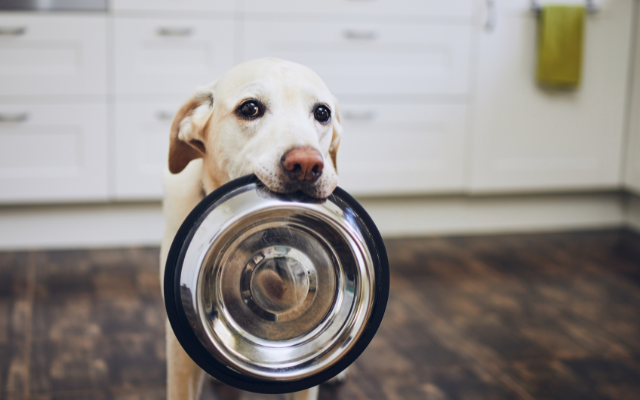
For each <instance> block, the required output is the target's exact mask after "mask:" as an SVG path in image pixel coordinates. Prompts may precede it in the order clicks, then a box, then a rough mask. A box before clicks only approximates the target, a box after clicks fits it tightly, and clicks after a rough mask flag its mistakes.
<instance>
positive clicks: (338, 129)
mask: <svg viewBox="0 0 640 400" xmlns="http://www.w3.org/2000/svg"><path fill="white" fill-rule="evenodd" d="M333 104H334V105H335V106H334V108H335V109H334V110H333V136H332V137H331V145H330V146H329V156H330V157H331V161H332V162H333V168H334V169H335V170H336V172H338V162H337V158H338V147H340V139H341V138H342V125H341V124H340V111H339V109H338V100H337V99H335V98H334V102H333Z"/></svg>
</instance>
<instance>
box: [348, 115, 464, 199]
mask: <svg viewBox="0 0 640 400" xmlns="http://www.w3.org/2000/svg"><path fill="white" fill-rule="evenodd" d="M466 114H467V107H466V106H461V105H393V106H390V105H384V106H382V105H357V106H356V105H353V106H350V105H344V106H342V107H341V117H342V120H341V121H342V126H343V129H344V134H343V138H342V141H341V144H340V148H339V149H338V175H339V177H340V186H342V187H343V188H344V189H346V190H348V191H350V192H353V193H354V194H397V193H420V192H422V193H427V192H453V191H461V190H462V186H463V173H464V147H465V130H466V119H467V118H466V117H467V115H466Z"/></svg>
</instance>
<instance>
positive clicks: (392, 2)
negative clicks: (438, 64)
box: [243, 0, 473, 18]
mask: <svg viewBox="0 0 640 400" xmlns="http://www.w3.org/2000/svg"><path fill="white" fill-rule="evenodd" d="M243 10H244V11H245V12H258V13H270V14H279V15H282V14H294V13H308V14H310V15H313V16H317V15H322V14H341V15H345V14H346V15H358V16H359V15H381V16H389V15H398V16H401V15H406V16H422V17H425V16H427V17H466V18H470V17H471V15H472V11H473V0H447V1H440V0H364V1H363V0H327V1H324V2H322V3H316V2H306V1H299V0H271V1H262V0H244V1H243Z"/></svg>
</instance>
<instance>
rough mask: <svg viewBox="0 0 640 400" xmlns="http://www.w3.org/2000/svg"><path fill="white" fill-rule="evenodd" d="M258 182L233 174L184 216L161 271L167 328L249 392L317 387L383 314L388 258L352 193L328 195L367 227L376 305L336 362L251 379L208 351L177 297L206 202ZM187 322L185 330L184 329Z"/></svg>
mask: <svg viewBox="0 0 640 400" xmlns="http://www.w3.org/2000/svg"><path fill="white" fill-rule="evenodd" d="M251 183H258V184H261V182H260V181H259V180H258V178H257V177H256V176H255V175H247V176H243V177H241V178H238V179H235V180H233V181H231V182H229V183H227V184H225V185H222V186H221V187H219V188H218V189H216V190H215V191H213V192H212V193H211V194H209V195H208V196H207V197H205V198H204V199H203V200H202V201H201V202H200V203H199V204H198V205H197V206H196V207H195V208H194V209H193V210H192V211H191V213H190V214H189V215H188V216H187V218H186V219H185V220H184V222H183V223H182V225H181V226H180V229H179V230H178V233H177V234H176V236H175V238H174V239H173V243H172V244H171V249H170V250H169V255H168V257H167V264H166V266H165V273H164V302H165V308H166V310H167V317H168V318H169V322H170V324H171V328H172V329H173V332H174V333H175V335H176V338H177V339H178V341H179V342H180V344H181V345H182V347H183V348H184V350H185V351H186V353H187V354H188V355H189V356H190V357H191V359H192V360H193V361H194V362H195V363H196V364H198V365H199V366H200V368H202V369H203V370H204V371H205V372H207V373H208V374H209V375H211V376H213V377H215V378H216V379H218V380H220V381H221V382H223V383H225V384H227V385H230V386H233V387H236V388H238V389H241V390H246V391H249V392H256V393H265V394H279V393H291V392H298V391H301V390H305V389H308V388H310V387H313V386H317V385H319V384H321V383H323V382H326V381H328V380H329V379H331V378H333V377H334V376H336V375H337V374H339V373H340V372H341V371H343V370H344V369H345V368H347V367H348V366H349V365H351V363H353V362H354V361H355V360H356V359H357V358H358V357H359V356H360V354H362V352H363V351H364V350H365V349H366V348H367V346H368V345H369V343H370V342H371V340H372V339H373V337H374V335H375V334H376V332H377V330H378V328H379V327H380V323H381V322H382V317H383V316H384V312H385V309H386V307H387V300H388V298H389V261H388V259H387V251H386V248H385V246H384V242H383V241H382V237H381V236H380V232H378V228H377V227H376V226H375V224H374V222H373V220H372V219H371V217H370V216H369V214H367V212H366V211H365V210H364V208H363V207H362V206H361V205H360V203H358V202H357V201H356V200H355V199H354V198H353V197H351V195H349V194H348V193H347V192H345V191H344V190H343V189H341V188H339V187H338V188H336V189H335V191H334V192H333V194H332V195H331V197H330V199H331V200H332V201H334V202H343V203H345V204H347V205H348V206H349V207H350V208H351V209H352V210H353V211H354V213H355V214H356V216H358V217H359V218H360V220H361V221H362V222H363V224H364V226H365V227H366V229H367V230H368V233H369V235H368V237H365V242H366V245H367V247H368V248H369V251H370V253H371V256H372V259H373V263H374V272H375V277H376V280H375V281H376V285H375V296H374V299H375V300H374V304H373V308H372V313H371V317H370V318H369V321H368V322H367V324H366V326H365V328H364V331H363V333H362V334H361V335H360V338H359V339H358V341H357V342H356V343H355V345H354V346H353V347H352V348H351V350H349V352H347V353H346V354H345V355H344V356H343V357H342V358H341V359H340V360H339V361H338V362H337V363H336V364H334V365H332V366H331V367H330V368H328V369H326V370H324V371H322V372H320V373H318V374H316V375H313V376H310V377H307V378H303V379H300V380H296V381H281V382H280V381H262V380H258V379H255V378H251V377H247V376H244V375H242V374H239V373H237V372H235V371H233V370H231V369H230V368H227V366H225V365H224V364H222V363H220V362H219V361H218V360H216V359H215V358H214V357H213V356H211V355H210V354H209V353H208V351H207V350H206V349H205V347H204V346H203V345H202V343H200V341H199V340H198V338H197V337H196V335H195V333H194V332H193V331H192V330H191V329H189V328H188V327H189V326H190V324H189V322H188V321H187V318H186V315H185V313H184V310H183V308H182V304H181V302H180V296H179V295H178V294H179V293H180V279H179V277H180V274H181V272H182V261H183V260H184V254H185V250H186V249H187V248H188V246H189V244H190V243H191V239H192V237H193V235H194V233H195V231H196V230H197V229H198V227H199V225H200V220H201V217H202V216H203V214H204V213H205V212H206V211H207V210H208V209H209V208H210V206H211V205H212V204H213V203H215V202H216V201H218V200H219V199H220V198H222V197H223V196H224V195H226V194H228V193H229V192H231V191H233V190H235V189H237V188H240V187H242V186H245V185H248V184H251ZM185 327H186V329H185Z"/></svg>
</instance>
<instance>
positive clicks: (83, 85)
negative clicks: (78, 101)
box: [0, 13, 107, 96]
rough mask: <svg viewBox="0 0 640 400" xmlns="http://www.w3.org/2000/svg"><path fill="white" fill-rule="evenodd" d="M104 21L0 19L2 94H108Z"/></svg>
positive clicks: (34, 17) (51, 17)
mask: <svg viewBox="0 0 640 400" xmlns="http://www.w3.org/2000/svg"><path fill="white" fill-rule="evenodd" d="M106 48H107V44H106V18H105V17H102V16H90V15H82V16H64V17H63V16H57V15H46V16H45V15H33V14H29V15H27V14H21V13H16V14H4V15H0V95H2V96H10V95H55V94H63V95H68V94H104V93H106V79H107V78H106V62H107V60H106Z"/></svg>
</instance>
